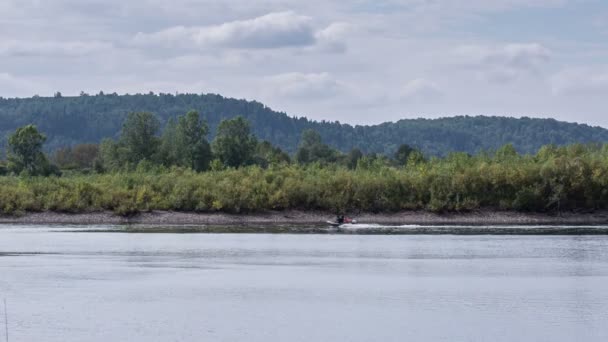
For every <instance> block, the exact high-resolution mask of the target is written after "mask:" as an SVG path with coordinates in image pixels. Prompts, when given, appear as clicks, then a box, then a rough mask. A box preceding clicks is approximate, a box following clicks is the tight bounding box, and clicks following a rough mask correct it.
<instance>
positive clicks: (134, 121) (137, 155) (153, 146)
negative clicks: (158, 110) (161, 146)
mask: <svg viewBox="0 0 608 342" xmlns="http://www.w3.org/2000/svg"><path fill="white" fill-rule="evenodd" d="M159 129H160V122H159V121H158V119H157V118H156V116H155V115H154V114H152V113H147V112H139V113H130V114H129V115H128V116H127V119H126V120H125V122H124V124H123V126H122V131H121V134H120V140H119V144H121V145H122V146H124V147H125V149H126V151H125V152H126V153H127V160H129V161H130V162H133V163H134V164H137V163H139V162H140V161H142V160H144V159H145V160H152V159H153V157H154V156H155V154H156V153H157V151H158V143H159V139H158V137H157V136H156V134H157V133H158V130H159Z"/></svg>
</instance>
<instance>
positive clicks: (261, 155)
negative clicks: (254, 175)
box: [255, 141, 291, 168]
mask: <svg viewBox="0 0 608 342" xmlns="http://www.w3.org/2000/svg"><path fill="white" fill-rule="evenodd" d="M290 161H291V159H290V158H289V155H288V154H287V153H285V152H284V151H283V150H281V149H280V148H278V147H276V146H272V144H271V143H269V142H268V141H262V142H260V143H259V144H258V145H257V147H256V151H255V163H256V164H257V165H259V166H261V167H264V168H266V167H268V166H270V165H280V164H289V163H290Z"/></svg>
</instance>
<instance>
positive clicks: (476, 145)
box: [0, 93, 608, 156]
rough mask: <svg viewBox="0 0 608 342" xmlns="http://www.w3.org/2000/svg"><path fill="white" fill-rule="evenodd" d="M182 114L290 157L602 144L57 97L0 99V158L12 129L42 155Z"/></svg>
mask: <svg viewBox="0 0 608 342" xmlns="http://www.w3.org/2000/svg"><path fill="white" fill-rule="evenodd" d="M190 110H195V111H197V112H199V113H200V114H201V116H202V118H203V119H204V120H205V121H206V123H207V125H208V130H209V136H210V138H213V137H214V136H215V134H216V132H217V128H218V126H219V125H220V122H221V121H222V120H225V119H229V118H234V117H236V116H242V117H243V118H245V119H246V120H247V121H249V122H250V123H251V127H252V130H253V133H254V134H255V135H256V136H257V137H258V138H259V139H261V140H266V141H268V142H269V143H271V144H273V145H275V146H277V147H279V148H281V149H283V150H284V151H286V152H287V153H288V154H290V155H293V154H294V153H295V152H296V150H297V147H298V144H299V141H300V136H301V134H302V133H303V132H304V131H306V130H309V129H312V130H314V131H316V132H318V133H319V134H320V136H321V138H322V139H323V141H325V142H326V143H327V144H328V145H330V146H332V147H334V148H336V149H338V150H340V151H342V152H348V151H350V150H351V149H353V148H358V149H360V150H361V151H362V152H364V153H372V152H374V153H380V154H384V155H392V154H393V153H394V152H395V151H396V150H397V148H398V147H399V146H400V145H402V144H408V145H410V146H414V147H416V148H418V149H420V150H421V151H422V152H424V154H425V155H427V156H446V155H448V154H449V153H450V152H454V151H459V152H467V153H470V154H475V153H477V152H480V151H484V150H496V149H498V148H499V147H501V146H503V145H505V144H509V143H510V144H513V146H514V147H515V149H516V150H517V151H518V152H519V153H536V151H538V149H539V148H540V147H541V146H543V145H548V144H555V145H568V144H573V143H590V142H606V141H608V130H606V129H603V128H599V127H590V126H587V125H579V124H572V123H564V122H558V121H556V120H552V119H531V118H522V119H514V118H504V117H468V116H460V117H452V118H443V119H435V120H429V119H408V120H401V121H398V122H394V123H384V124H380V125H375V126H351V125H347V124H341V123H339V122H325V121H323V122H316V121H311V120H308V119H306V118H296V117H290V116H288V115H287V114H285V113H279V112H275V111H273V110H271V109H270V108H268V107H266V106H264V105H263V104H261V103H259V102H250V101H245V100H236V99H229V98H224V97H222V96H220V95H211V94H210V95H196V94H178V95H173V94H137V95H117V94H103V93H100V94H97V95H87V94H84V93H83V94H81V95H80V96H77V97H64V96H62V95H61V94H59V93H57V94H56V95H55V96H54V97H37V96H36V97H33V98H27V99H3V98H0V151H4V150H5V148H6V145H7V139H8V135H9V134H10V133H11V132H13V131H14V130H15V129H17V128H18V127H21V126H25V125H28V124H34V125H36V126H37V128H38V129H39V130H41V131H42V132H44V133H45V134H46V136H47V141H46V144H45V145H44V149H45V151H47V152H50V151H54V150H56V149H58V148H61V147H70V146H74V145H77V144H83V143H95V144H96V143H99V142H101V141H102V140H103V139H104V138H117V137H118V136H119V134H120V131H121V127H122V124H123V122H124V120H125V119H126V117H127V114H128V113H131V112H141V111H146V112H151V113H154V114H156V115H157V117H158V119H159V122H160V127H161V128H162V127H165V126H166V125H167V124H168V123H169V122H170V120H171V119H175V118H176V117H177V116H178V115H181V114H183V113H186V112H188V111H190Z"/></svg>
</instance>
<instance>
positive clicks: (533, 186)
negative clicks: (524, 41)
mask: <svg viewBox="0 0 608 342" xmlns="http://www.w3.org/2000/svg"><path fill="white" fill-rule="evenodd" d="M159 127H160V125H159V123H158V120H157V118H156V117H155V116H154V115H153V114H150V113H146V112H138V113H132V114H130V115H129V116H128V118H127V120H125V122H124V124H123V129H122V131H121V133H120V135H119V136H118V137H117V138H116V139H107V140H104V141H103V142H102V143H101V144H100V145H99V146H97V145H90V144H87V145H78V146H75V147H71V148H63V149H60V150H57V151H55V152H54V153H53V154H52V155H51V156H50V157H48V156H47V155H45V153H44V152H43V149H42V146H43V144H44V141H45V136H44V135H43V134H42V133H41V132H39V131H38V129H36V127H34V126H32V125H27V126H24V127H21V128H18V129H17V130H16V131H15V132H13V133H12V134H11V135H10V138H9V139H8V140H9V149H8V157H7V160H6V161H5V162H2V163H1V165H2V166H0V174H4V176H2V177H0V214H18V213H22V212H27V211H45V210H51V211H60V212H90V211H99V210H112V211H114V212H116V213H117V214H121V215H130V214H134V213H137V212H141V211H147V210H178V211H200V212H215V211H221V212H237V213H238V212H248V211H261V210H287V209H300V210H325V211H332V212H357V211H368V212H391V211H400V210H430V211H435V212H444V211H469V210H476V209H480V208H492V209H499V210H516V211H532V212H561V211H566V210H598V209H608V145H606V144H574V145H569V146H561V147H560V146H555V145H547V146H544V147H542V148H541V149H539V150H538V151H537V152H536V153H534V154H520V153H518V151H517V150H516V148H515V147H514V146H512V145H505V146H503V147H501V148H499V149H497V150H494V151H485V152H481V153H478V154H474V155H472V154H468V153H464V152H455V153H451V154H449V155H447V156H446V157H430V158H427V157H425V156H424V155H423V154H422V153H421V152H420V151H419V150H417V149H415V148H412V147H410V146H407V145H402V146H400V147H399V148H398V150H397V151H396V153H395V154H394V155H393V156H392V157H391V158H389V157H387V156H384V155H379V154H373V153H368V154H365V153H363V152H362V151H360V150H357V149H353V150H351V151H350V152H349V153H342V152H340V151H338V150H336V149H334V148H332V147H330V146H329V145H328V144H326V143H325V142H324V141H323V140H322V139H321V136H320V134H319V133H317V132H315V131H312V130H308V131H305V132H304V133H303V134H302V136H301V137H300V142H299V145H298V149H297V151H296V152H295V153H294V154H292V155H290V154H288V153H286V152H284V151H282V150H281V149H280V148H278V147H276V146H273V145H272V144H270V143H269V142H266V141H260V140H258V138H257V137H256V136H255V135H254V134H252V131H251V128H250V126H249V124H248V122H247V120H245V119H244V118H241V117H237V118H232V119H227V120H224V121H223V122H222V123H221V124H220V125H219V127H218V133H217V134H216V136H215V137H214V138H213V139H212V140H211V141H209V140H208V138H207V134H208V127H207V125H206V122H205V121H204V120H201V117H200V115H198V114H197V113H196V112H189V113H187V114H184V115H181V116H179V117H178V118H177V119H176V120H175V121H174V122H171V123H170V124H168V125H167V126H166V128H165V129H164V130H163V131H162V132H161V131H160V128H159Z"/></svg>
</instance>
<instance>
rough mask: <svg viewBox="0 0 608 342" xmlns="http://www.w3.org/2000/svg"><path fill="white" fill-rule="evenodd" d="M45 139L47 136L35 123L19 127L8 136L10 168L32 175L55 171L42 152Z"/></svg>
mask: <svg viewBox="0 0 608 342" xmlns="http://www.w3.org/2000/svg"><path fill="white" fill-rule="evenodd" d="M45 141H46V136H45V135H44V134H42V133H40V132H39V131H38V129H37V128H36V126H34V125H27V126H24V127H20V128H17V130H16V131H15V132H14V133H13V134H12V135H11V136H10V137H9V138H8V146H9V149H8V162H9V165H8V168H9V169H10V170H11V171H12V172H14V173H21V172H24V171H25V172H27V173H28V174H30V175H32V176H37V175H48V174H51V173H55V172H56V171H55V169H54V168H52V167H51V165H50V163H49V162H48V159H47V158H46V156H45V155H44V153H42V145H43V144H44V142H45Z"/></svg>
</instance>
